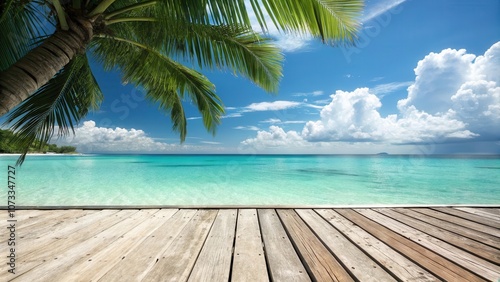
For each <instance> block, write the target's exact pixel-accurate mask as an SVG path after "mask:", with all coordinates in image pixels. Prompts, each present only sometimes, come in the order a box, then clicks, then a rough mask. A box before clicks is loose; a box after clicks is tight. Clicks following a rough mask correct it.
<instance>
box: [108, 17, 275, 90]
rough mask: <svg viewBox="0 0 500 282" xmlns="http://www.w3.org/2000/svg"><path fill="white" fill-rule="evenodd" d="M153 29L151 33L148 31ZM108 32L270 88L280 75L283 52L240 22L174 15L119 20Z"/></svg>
mask: <svg viewBox="0 0 500 282" xmlns="http://www.w3.org/2000/svg"><path fill="white" fill-rule="evenodd" d="M152 29H154V30H155V36H151V34H150V31H151V30H152ZM111 30H112V33H113V34H115V35H117V36H120V37H123V38H128V39H130V38H132V39H134V40H136V41H138V42H141V44H143V45H147V46H149V47H151V48H154V49H157V50H162V52H163V53H165V54H168V55H169V56H170V57H172V58H179V59H180V60H182V61H190V62H195V63H197V64H198V66H199V67H200V68H203V67H209V68H214V67H215V68H218V69H229V70H231V71H233V72H234V73H235V74H241V75H243V76H245V77H247V78H249V79H250V80H252V81H253V82H254V83H256V84H257V85H258V86H260V87H262V88H263V89H265V90H267V91H269V92H274V91H276V90H277V85H278V83H279V81H280V79H281V76H282V72H281V71H282V65H281V62H282V61H283V56H282V54H281V52H280V49H279V48H277V47H276V46H275V45H273V43H272V41H271V39H269V38H264V37H262V36H261V35H260V34H257V33H255V32H253V31H252V30H251V29H247V28H245V27H243V26H225V25H220V26H215V25H204V24H193V23H187V22H184V21H179V20H175V19H163V18H162V19H159V20H158V21H157V22H152V23H146V22H123V23H120V24H117V25H116V26H113V27H111Z"/></svg>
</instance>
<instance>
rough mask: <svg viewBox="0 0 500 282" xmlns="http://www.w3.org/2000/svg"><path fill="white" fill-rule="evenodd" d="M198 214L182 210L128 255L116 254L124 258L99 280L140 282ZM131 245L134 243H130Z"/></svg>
mask: <svg viewBox="0 0 500 282" xmlns="http://www.w3.org/2000/svg"><path fill="white" fill-rule="evenodd" d="M196 213H197V211H196V210H181V211H179V212H177V213H175V214H174V215H173V216H172V217H170V218H168V219H167V220H166V221H165V222H163V224H162V225H161V226H160V227H158V228H157V229H156V230H155V231H154V232H153V233H150V234H149V235H147V237H146V239H145V240H144V241H143V242H142V243H141V244H140V245H137V246H135V247H133V248H132V250H131V251H130V252H129V254H128V255H123V254H119V253H118V254H114V255H113V256H115V257H116V256H117V255H119V256H122V257H123V256H124V257H123V258H122V260H121V261H120V263H118V264H116V265H115V266H114V267H113V268H111V269H110V270H109V271H108V272H107V273H106V274H104V275H103V276H102V277H100V278H99V280H100V281H125V280H129V281H140V280H141V278H142V277H143V276H145V275H146V274H147V273H148V271H149V269H151V268H152V267H153V266H154V264H155V263H156V262H157V261H158V259H159V258H160V257H161V256H162V254H163V252H164V251H165V250H166V249H167V248H168V247H169V246H170V245H171V244H172V242H173V241H174V240H175V238H176V237H177V236H178V234H180V233H181V232H182V230H183V229H184V227H185V226H186V225H187V224H188V223H189V222H190V221H191V220H192V219H193V218H194V216H195V215H196ZM129 243H132V242H130V241H129ZM87 275H88V277H86V278H90V279H96V278H97V277H96V276H95V275H93V274H92V273H88V274H87Z"/></svg>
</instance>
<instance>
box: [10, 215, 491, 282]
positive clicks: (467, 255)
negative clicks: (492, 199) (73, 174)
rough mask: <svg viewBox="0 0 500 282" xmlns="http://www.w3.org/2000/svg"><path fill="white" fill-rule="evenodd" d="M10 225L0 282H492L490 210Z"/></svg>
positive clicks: (82, 218)
mask: <svg viewBox="0 0 500 282" xmlns="http://www.w3.org/2000/svg"><path fill="white" fill-rule="evenodd" d="M0 219H1V220H3V222H4V223H6V222H7V212H6V211H2V212H1V216H0ZM16 219H17V222H16V231H15V232H16V269H15V271H16V274H15V275H13V274H11V273H8V272H7V269H8V268H7V267H8V266H7V265H6V262H7V259H8V258H6V255H5V254H6V253H7V252H8V251H7V248H6V246H7V239H8V236H9V234H7V233H6V230H7V229H6V228H5V227H4V228H2V231H1V233H0V241H1V242H0V245H1V246H2V248H1V250H3V251H2V252H1V253H2V255H1V257H2V258H3V259H0V260H4V261H1V262H0V265H1V269H2V271H1V273H0V281H10V280H12V281H51V282H53V281H311V280H312V281H439V280H446V281H498V279H500V208H468V207H454V208H444V207H442V208H439V207H434V208H363V209H351V208H342V209H170V208H169V209H103V210H86V209H71V210H18V211H16ZM7 231H8V230H7ZM7 254H8V253H7Z"/></svg>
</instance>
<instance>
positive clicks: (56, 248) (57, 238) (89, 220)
mask: <svg viewBox="0 0 500 282" xmlns="http://www.w3.org/2000/svg"><path fill="white" fill-rule="evenodd" d="M136 212H137V211H136V210H128V211H116V210H109V211H107V210H103V211H101V212H98V213H94V214H90V215H87V216H84V217H81V218H78V219H75V220H74V221H70V222H67V223H65V224H63V225H62V226H60V229H58V230H54V233H53V234H50V235H46V236H45V237H40V238H36V239H34V240H26V241H24V242H23V244H20V245H19V248H18V251H19V252H18V254H19V258H20V259H19V264H20V265H22V266H23V267H22V268H19V270H18V275H21V274H23V273H25V272H27V271H29V270H30V269H32V268H34V267H36V266H38V265H40V264H42V263H43V262H45V261H47V260H55V259H58V256H59V255H60V254H61V253H62V252H64V251H65V250H67V249H70V248H72V246H74V245H75V244H77V243H79V242H82V241H85V240H87V239H88V238H90V237H92V236H94V235H95V234H97V233H99V232H101V231H102V230H104V229H106V228H109V227H110V226H112V225H114V224H116V223H117V222H119V221H121V220H122V219H123V218H124V217H128V216H130V215H132V214H134V213H136ZM27 249H29V250H30V252H26V251H25V250H27ZM4 274H5V273H0V281H2V280H3V278H4Z"/></svg>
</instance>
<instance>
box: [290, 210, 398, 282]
mask: <svg viewBox="0 0 500 282" xmlns="http://www.w3.org/2000/svg"><path fill="white" fill-rule="evenodd" d="M296 212H297V213H298V214H299V215H300V217H301V218H302V219H303V220H304V221H305V222H306V223H307V225H309V227H310V228H311V229H312V230H313V231H314V233H315V234H316V235H317V236H318V238H319V239H320V240H321V241H322V242H323V244H325V245H326V246H327V247H328V248H329V249H330V252H332V253H334V254H335V255H336V257H337V259H338V260H339V261H341V262H342V264H343V265H344V266H345V267H346V268H347V269H349V272H351V273H352V274H353V275H354V276H355V277H356V278H357V280H359V281H369V280H373V281H396V280H395V279H394V278H393V277H392V276H391V275H390V274H388V273H387V272H386V271H385V270H384V269H383V268H382V267H381V266H380V265H378V264H377V262H375V261H373V260H372V259H371V258H370V257H368V256H367V255H366V254H365V253H363V252H362V251H361V250H360V249H358V247H357V246H356V245H355V244H353V243H352V242H351V241H349V239H347V238H346V237H345V236H344V234H342V233H341V232H339V231H338V230H337V229H335V228H334V227H333V226H332V225H330V224H329V223H328V222H327V221H325V220H324V219H323V218H322V217H321V216H319V215H318V214H317V213H315V212H314V211H313V210H309V209H307V210H304V209H298V210H296Z"/></svg>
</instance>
